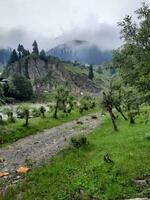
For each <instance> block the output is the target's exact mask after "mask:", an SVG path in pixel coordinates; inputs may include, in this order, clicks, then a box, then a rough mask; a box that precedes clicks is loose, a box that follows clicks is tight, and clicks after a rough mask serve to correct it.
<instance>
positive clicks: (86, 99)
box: [79, 95, 96, 113]
mask: <svg viewBox="0 0 150 200" xmlns="http://www.w3.org/2000/svg"><path fill="white" fill-rule="evenodd" d="M79 104H80V106H79V112H80V113H83V112H84V111H87V110H89V109H94V108H95V107H96V103H95V100H94V98H92V97H91V96H89V95H84V96H83V97H82V98H81V99H80V102H79Z"/></svg>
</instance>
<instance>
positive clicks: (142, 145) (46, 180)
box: [2, 119, 150, 200]
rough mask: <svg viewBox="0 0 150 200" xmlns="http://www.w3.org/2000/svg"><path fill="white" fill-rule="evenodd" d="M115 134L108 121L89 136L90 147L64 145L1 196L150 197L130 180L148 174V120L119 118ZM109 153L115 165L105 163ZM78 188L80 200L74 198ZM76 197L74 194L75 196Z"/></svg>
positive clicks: (26, 199) (54, 199)
mask: <svg viewBox="0 0 150 200" xmlns="http://www.w3.org/2000/svg"><path fill="white" fill-rule="evenodd" d="M118 126H119V130H120V131H119V132H113V131H112V125H111V123H110V120H108V119H106V120H105V121H104V122H103V124H102V125H101V126H100V127H99V128H97V129H96V130H95V131H94V132H93V133H92V134H90V135H89V136H88V141H89V145H88V146H85V147H83V148H81V149H79V150H77V149H74V148H73V147H69V148H68V149H66V150H63V151H62V152H60V153H59V154H58V155H57V156H56V157H55V158H54V159H53V160H52V161H51V163H50V164H49V165H47V166H43V167H39V168H36V169H33V170H32V171H31V172H30V173H29V174H27V175H26V176H25V177H24V179H23V181H22V183H20V184H18V186H16V187H15V188H14V189H9V191H8V192H7V195H6V196H5V197H3V198H2V199H3V200H4V199H5V200H14V199H23V200H33V199H36V200H41V199H44V200H73V199H74V200H77V199H79V200H80V199H90V198H88V196H90V195H91V196H95V197H97V198H100V199H103V200H117V199H119V200H121V199H126V198H131V197H132V198H133V197H150V187H143V188H137V187H135V185H134V184H133V180H134V179H135V178H137V177H138V178H143V177H145V176H148V175H150V155H149V152H150V140H149V139H148V138H146V137H145V136H146V135H147V134H150V123H148V124H147V125H145V124H144V123H140V122H139V123H137V124H135V125H133V126H130V125H129V124H128V123H127V122H125V121H123V120H122V119H119V121H118ZM106 152H108V153H110V154H111V157H112V160H113V161H114V164H109V163H105V162H104V160H103V156H104V154H105V153H106ZM78 191H81V192H80V193H81V195H80V197H81V196H82V198H77V196H78ZM75 195H76V198H75V197H74V196H75Z"/></svg>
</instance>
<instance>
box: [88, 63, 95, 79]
mask: <svg viewBox="0 0 150 200" xmlns="http://www.w3.org/2000/svg"><path fill="white" fill-rule="evenodd" d="M88 78H89V79H90V80H93V78H94V73H93V65H90V67H89V75H88Z"/></svg>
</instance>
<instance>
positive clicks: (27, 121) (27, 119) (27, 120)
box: [25, 116, 29, 128]
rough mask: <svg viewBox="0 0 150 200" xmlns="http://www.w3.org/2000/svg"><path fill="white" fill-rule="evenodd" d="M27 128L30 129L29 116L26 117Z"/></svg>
mask: <svg viewBox="0 0 150 200" xmlns="http://www.w3.org/2000/svg"><path fill="white" fill-rule="evenodd" d="M25 126H26V127H27V128H28V126H29V117H28V116H26V123H25Z"/></svg>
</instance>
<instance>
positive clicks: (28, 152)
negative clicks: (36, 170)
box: [0, 115, 100, 181]
mask: <svg viewBox="0 0 150 200" xmlns="http://www.w3.org/2000/svg"><path fill="white" fill-rule="evenodd" d="M96 116H97V118H96V119H93V118H92V115H88V116H85V117H82V118H80V119H79V120H74V121H72V122H68V123H65V124H63V125H60V126H57V127H54V128H51V129H47V130H44V131H43V132H41V133H39V134H37V135H32V136H29V137H26V138H24V139H20V140H19V141H17V142H15V143H13V144H11V145H9V146H7V147H3V148H0V172H9V174H10V175H9V176H6V177H3V178H1V179H5V181H6V180H7V179H11V178H12V177H16V176H17V174H16V169H17V168H18V167H20V166H22V165H27V164H29V163H30V164H31V163H32V164H33V166H36V165H39V164H41V163H42V164H43V163H45V162H46V161H47V160H49V159H50V158H51V157H52V156H54V155H56V153H57V152H58V151H60V150H61V149H63V148H64V147H65V146H66V145H67V144H69V142H70V137H72V136H74V135H77V134H88V133H89V132H91V131H92V130H93V129H95V128H96V127H97V126H98V125H99V124H100V116H98V115H96ZM77 122H79V123H77Z"/></svg>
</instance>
